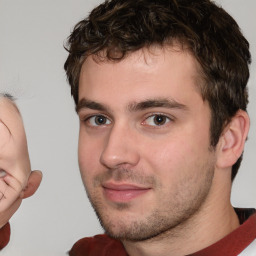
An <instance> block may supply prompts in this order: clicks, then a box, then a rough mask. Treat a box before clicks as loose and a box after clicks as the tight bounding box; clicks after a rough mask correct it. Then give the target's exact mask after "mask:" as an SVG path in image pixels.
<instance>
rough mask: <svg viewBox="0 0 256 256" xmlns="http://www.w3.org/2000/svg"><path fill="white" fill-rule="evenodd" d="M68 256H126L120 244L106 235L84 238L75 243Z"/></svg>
mask: <svg viewBox="0 0 256 256" xmlns="http://www.w3.org/2000/svg"><path fill="white" fill-rule="evenodd" d="M69 255H70V256H84V255H88V256H89V255H90V256H111V255H118V256H127V253H126V252H125V249H124V247H123V245H122V243H121V242H120V241H118V240H116V239H113V238H110V237H109V236H107V235H96V236H94V237H85V238H82V239H80V240H79V241H77V242H76V243H75V244H74V245H73V247H72V249H71V250H70V252H69Z"/></svg>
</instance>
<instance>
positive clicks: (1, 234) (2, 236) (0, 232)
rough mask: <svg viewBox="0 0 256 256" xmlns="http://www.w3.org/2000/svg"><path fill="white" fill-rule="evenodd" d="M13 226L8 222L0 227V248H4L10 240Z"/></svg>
mask: <svg viewBox="0 0 256 256" xmlns="http://www.w3.org/2000/svg"><path fill="white" fill-rule="evenodd" d="M10 235H11V228H10V223H9V222H8V223H7V224H5V225H4V226H3V227H2V228H1V229H0V250H2V249H3V248H4V247H5V246H6V245H7V244H8V243H9V241H10Z"/></svg>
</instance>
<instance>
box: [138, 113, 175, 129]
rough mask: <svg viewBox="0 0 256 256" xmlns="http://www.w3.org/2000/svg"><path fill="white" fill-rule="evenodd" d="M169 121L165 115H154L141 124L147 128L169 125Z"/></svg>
mask: <svg viewBox="0 0 256 256" xmlns="http://www.w3.org/2000/svg"><path fill="white" fill-rule="evenodd" d="M170 121H171V119H170V118H169V117H167V116H165V115H161V114H155V115H151V116H149V117H147V118H146V120H145V121H144V122H143V124H145V125H149V126H162V125H165V124H166V123H169V122H170Z"/></svg>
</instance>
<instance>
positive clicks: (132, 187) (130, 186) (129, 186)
mask: <svg viewBox="0 0 256 256" xmlns="http://www.w3.org/2000/svg"><path fill="white" fill-rule="evenodd" d="M102 186H103V188H106V189H112V190H146V189H149V187H142V186H139V185H136V184H128V183H112V182H108V183H104V184H103V185H102Z"/></svg>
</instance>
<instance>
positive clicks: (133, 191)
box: [102, 183, 151, 203]
mask: <svg viewBox="0 0 256 256" xmlns="http://www.w3.org/2000/svg"><path fill="white" fill-rule="evenodd" d="M102 188H103V193H104V196H105V197H106V198H107V199H108V200H109V201H112V202H117V203H118V202H119V203H125V202H129V201H131V200H133V199H135V198H138V197H140V196H142V195H143V194H145V193H147V192H149V191H150V190H151V188H147V187H141V186H138V185H134V184H119V183H118V184H117V183H106V184H103V185H102Z"/></svg>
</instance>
